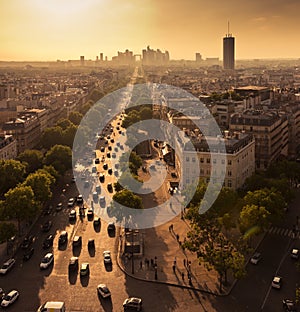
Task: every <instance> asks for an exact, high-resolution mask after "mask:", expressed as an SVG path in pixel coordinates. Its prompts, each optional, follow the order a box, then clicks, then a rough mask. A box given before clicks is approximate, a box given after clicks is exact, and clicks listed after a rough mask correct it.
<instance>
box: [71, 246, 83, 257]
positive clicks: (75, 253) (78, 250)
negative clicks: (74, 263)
mask: <svg viewBox="0 0 300 312" xmlns="http://www.w3.org/2000/svg"><path fill="white" fill-rule="evenodd" d="M81 249H82V246H77V247H73V248H72V251H73V256H74V257H79V256H80V253H81Z"/></svg>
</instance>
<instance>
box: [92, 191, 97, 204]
mask: <svg viewBox="0 0 300 312" xmlns="http://www.w3.org/2000/svg"><path fill="white" fill-rule="evenodd" d="M93 201H94V202H97V201H98V193H97V192H96V191H95V192H93Z"/></svg>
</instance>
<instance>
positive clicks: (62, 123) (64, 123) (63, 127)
mask: <svg viewBox="0 0 300 312" xmlns="http://www.w3.org/2000/svg"><path fill="white" fill-rule="evenodd" d="M71 125H72V122H71V121H70V120H69V119H66V118H62V119H59V120H58V121H57V123H56V126H57V127H60V128H61V130H62V131H64V130H66V129H67V128H68V127H70V126H71Z"/></svg>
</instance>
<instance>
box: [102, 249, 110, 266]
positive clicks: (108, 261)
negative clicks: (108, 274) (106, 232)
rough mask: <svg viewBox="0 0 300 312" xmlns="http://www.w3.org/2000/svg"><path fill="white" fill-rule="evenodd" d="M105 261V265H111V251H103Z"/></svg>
mask: <svg viewBox="0 0 300 312" xmlns="http://www.w3.org/2000/svg"><path fill="white" fill-rule="evenodd" d="M103 260H104V264H111V256H110V251H109V250H105V251H103Z"/></svg>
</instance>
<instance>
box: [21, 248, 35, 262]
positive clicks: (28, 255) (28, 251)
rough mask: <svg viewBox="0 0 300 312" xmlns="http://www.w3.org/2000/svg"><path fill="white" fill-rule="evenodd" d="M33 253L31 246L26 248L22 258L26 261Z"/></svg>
mask: <svg viewBox="0 0 300 312" xmlns="http://www.w3.org/2000/svg"><path fill="white" fill-rule="evenodd" d="M33 253H34V248H32V247H31V248H29V249H28V250H26V251H25V252H24V255H23V260H24V261H28V260H29V259H30V258H31V257H32V255H33Z"/></svg>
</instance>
